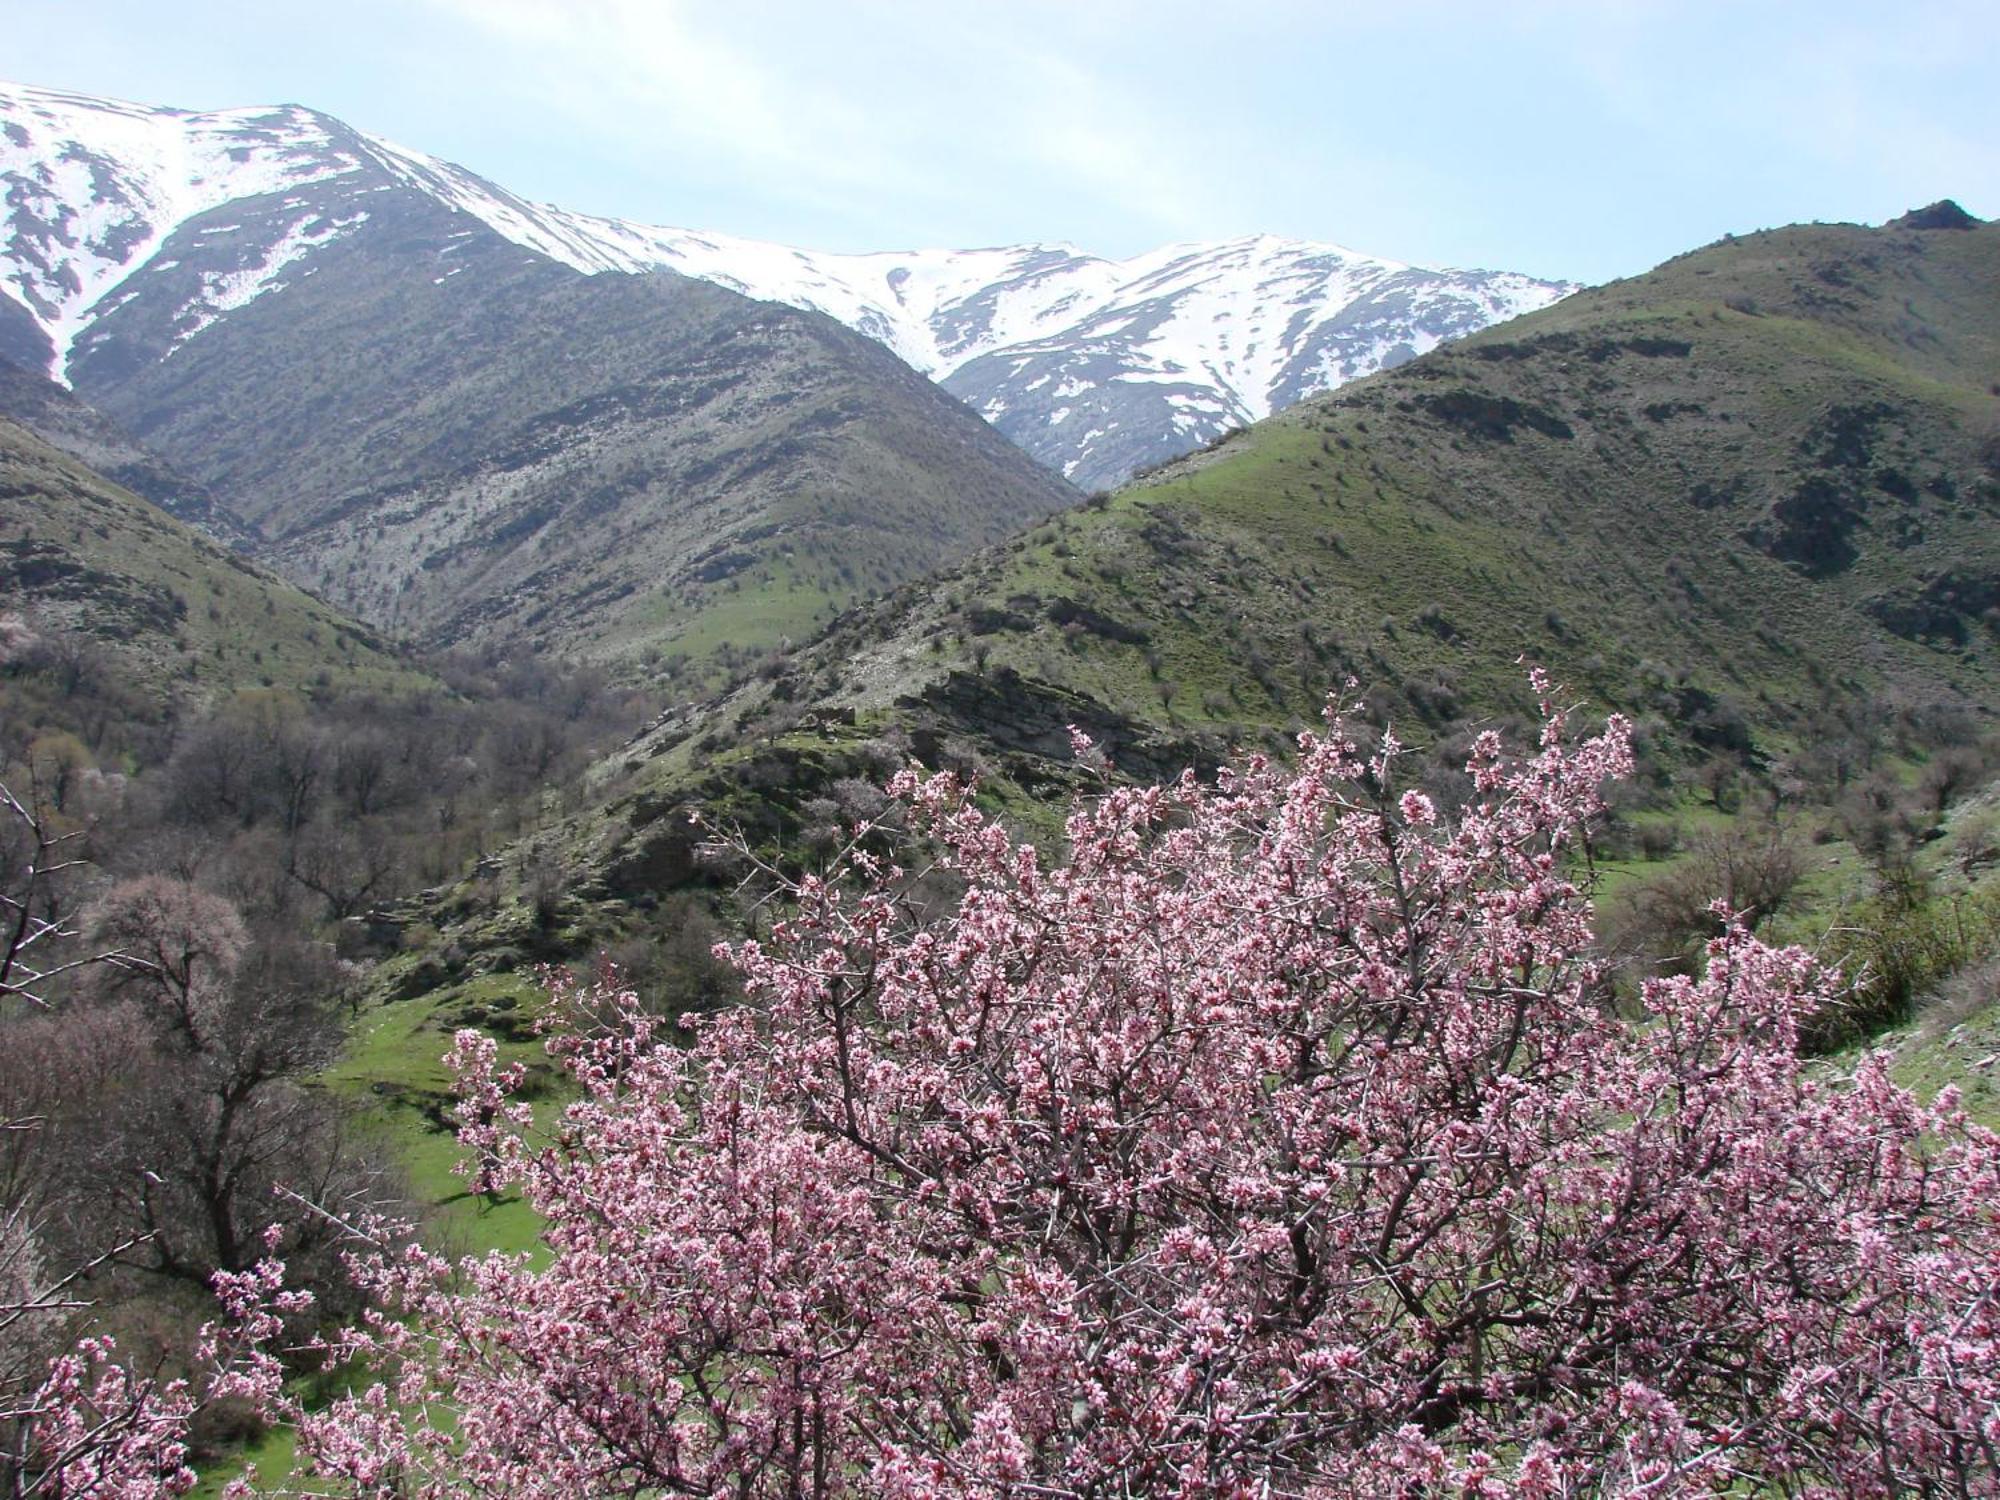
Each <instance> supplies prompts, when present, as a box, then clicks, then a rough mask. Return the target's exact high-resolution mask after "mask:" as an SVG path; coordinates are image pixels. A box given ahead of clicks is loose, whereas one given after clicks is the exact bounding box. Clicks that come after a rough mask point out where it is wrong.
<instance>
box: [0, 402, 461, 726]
mask: <svg viewBox="0 0 2000 1500" xmlns="http://www.w3.org/2000/svg"><path fill="white" fill-rule="evenodd" d="M0 600H4V603H5V607H6V608H7V609H9V610H24V611H25V612H26V613H28V615H29V616H30V617H31V619H35V620H42V621H46V622H48V623H49V624H52V625H57V626H63V627H69V628H76V629H81V630H82V631H84V632H85V633H87V634H88V635H90V636H91V637H93V638H94V639H96V640H97V641H98V642H99V643H100V644H101V646H102V647H103V649H104V650H105V651H107V652H108V653H109V654H110V655H111V656H113V657H114V658H115V659H116V660H117V661H118V662H119V663H120V664H121V665H122V666H123V667H124V668H125V669H126V670H127V671H129V672H130V673H132V674H133V675H134V676H136V677H137V678H139V679H140V680H142V681H145V682H147V683H149V684H150V685H152V686H153V687H155V688H165V687H177V688H185V689H191V690H193V691H196V692H201V693H220V692H228V691H232V690H235V689H240V688H256V687H278V688H290V689H310V688H313V687H315V686H327V685H330V686H335V687H352V688H382V689H389V690H394V689H398V688H405V687H411V686H415V685H417V684H418V683H419V682H420V681H423V680H425V679H423V678H421V676H420V674H418V673H417V672H416V671H414V670H413V669H412V668H410V667H409V666H408V665H406V664H405V663H404V662H403V661H402V660H400V659H399V658H398V657H397V656H396V654H395V653H394V652H393V651H391V650H390V649H389V647H388V646H387V644H386V643H385V642H383V641H382V640H381V638H380V637H378V636H377V635H376V634H375V633H374V632H373V631H370V630H368V629H366V628H365V627H362V626H360V625H357V624H355V623H354V622H353V621H351V620H349V619H347V618H346V617H345V616H343V615H341V614H340V613H339V612H338V611H337V610H334V609H332V608H331V607H329V606H328V605H326V604H324V603H322V602H321V601H320V600H318V599H315V598H313V597H312V596H311V595H309V594H306V593H304V592H302V591H301V590H300V589H298V588H297V587H295V586H294V585H292V584H289V583H286V582H284V581H283V580H282V579H279V578H277V577H275V576H274V575H272V574H271V573H270V572H268V571H267V570H265V569H264V568H261V567H258V566H256V565H254V564H252V563H249V562H246V561H245V560H244V559H243V558H241V557H239V556H237V555H236V554H234V553H232V552H230V551H228V550H227V549H225V548H224V547H222V546H220V545H219V544H217V543H216V542H213V541H211V540H210V539H208V538H207V537H205V536H203V535H201V534H200V533H198V532H196V531H195V530H193V529H192V528H191V527H189V526H187V525H185V524H184V523H182V522H180V521H177V520H175V519H174V518H173V517H172V516H169V515H168V514H166V513H165V512H164V511H162V510H160V509H159V508H158V507H157V506H155V505H153V504H150V503H149V502H147V501H145V500H141V499H140V498H139V497H138V496H136V495H134V494H132V493H131V492H129V491H127V490H124V489H121V488H119V487H118V486H117V485H114V484H112V483H111V482H110V481H108V480H106V479H104V478H103V477H102V476H101V475H98V474H96V473H94V472H92V471H91V470H90V469H87V468H85V467H84V466H83V465H82V464H81V463H79V462H77V461H76V460H75V459H72V458H70V457H68V456H67V455H65V454H62V453H59V452H57V451H56V450H55V449H53V448H51V447H49V446H48V445H47V444H46V443H43V442H42V441H41V440H39V439H38V438H36V437H34V436H33V435H31V434H30V433H28V432H27V431H26V430H25V429H23V428H21V427H19V426H17V425H15V424H14V423H12V422H7V421H0Z"/></svg>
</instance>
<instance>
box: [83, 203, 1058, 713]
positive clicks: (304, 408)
mask: <svg viewBox="0 0 2000 1500" xmlns="http://www.w3.org/2000/svg"><path fill="white" fill-rule="evenodd" d="M356 201H357V203H358V202H361V201H362V200H359V199H357V200H356ZM365 204H366V215H367V220H366V223H365V224H364V225H363V226H362V227H361V228H359V229H357V230H356V231H354V232H353V233H352V234H350V235H349V236H347V237H346V238H345V239H342V240H340V241H338V242H337V243H334V244H331V245H329V246H327V247H326V248H324V249H323V250H321V251H320V252H319V253H318V255H317V256H316V258H315V260H314V262H313V266H314V272H313V274H312V275H310V276H304V277H301V278H299V279H298V280H297V281H296V282H294V283H293V284H291V285H289V286H287V287H285V288H284V289H283V290H282V291H276V292H272V293H270V294H268V295H267V296H265V297H263V298H260V299H258V300H257V301H255V302H253V303H251V304H250V305H249V306H247V307H245V308H243V309H241V310H239V311H237V312H235V313H233V314H232V315H231V316H230V317H229V318H227V319H226V320H224V321H223V322H221V323H219V324H217V325H216V326H214V327H212V328H208V329H206V330H204V331H203V332H201V334H200V335H199V337H195V338H192V339H189V340H188V341H187V342H186V343H184V344H181V345H180V346H178V347H175V346H174V345H173V342H172V340H173V337H174V330H173V329H172V328H170V327H164V326H162V327H158V328H155V327H152V326H150V325H148V326H146V327H129V326H127V324H128V323H129V322H130V321H131V320H133V319H138V318H141V317H142V316H144V315H147V314H148V313H150V314H151V315H152V316H154V317H155V318H157V317H158V316H159V315H160V310H161V309H163V308H166V307H170V306H172V305H174V304H173V302H172V300H171V299H167V298H159V297H156V298H151V299H148V298H140V299H137V300H135V301H134V302H133V303H132V304H131V307H130V309H129V312H121V313H115V314H113V315H111V317H110V318H108V319H107V320H106V328H105V334H104V339H103V342H102V343H101V346H98V348H97V349H94V351H93V352H92V353H89V354H86V355H84V356H83V357H82V358H80V359H79V361H78V362H77V364H76V366H75V371H74V375H75V379H76V383H77V386H78V389H79V390H80V391H82V392H83V393H85V394H86V395H88V396H89V397H90V399H91V400H93V401H94V402H96V403H97V404H98V405H100V406H101V407H102V408H103V409H104V410H105V411H106V412H108V413H109V414H110V415H111V416H112V417H114V418H116V419H117V420H118V421H120V422H122V423H123V424H124V425H125V426H126V427H127V428H128V429H129V430H130V431H131V432H132V433H134V434H135V435H136V436H137V437H138V438H139V439H140V440H141V441H143V442H144V443H146V444H147V445H149V446H150V447H151V448H153V449H155V450H157V451H158V452H159V453H161V454H163V455H164V456H165V457H166V459H167V460H169V461H170V462H172V463H174V464H176V465H178V466H179V467H180V468H182V469H183V470H185V471H186V472H188V473H190V474H192V475H194V476H195V477H196V478H198V479H199V480H201V481H202V482H203V483H205V484H207V485H209V486H211V487H212V488H213V489H214V491H215V492H216V494H217V495H218V496H220V497H221V499H222V500H223V501H224V502H225V503H226V504H227V505H229V506H230V507H232V508H233V509H234V510H236V511H237V512H238V513H240V514H241V515H242V516H243V517H244V519H245V520H246V521H247V522H248V523H249V524H251V525H252V526H254V527H256V528H257V529H258V531H259V532H260V533H261V539H260V541H259V542H258V543H257V546H256V550H257V551H258V552H259V553H260V554H261V555H263V556H265V557H267V558H268V559H269V560H270V561H272V562H273V563H274V564H275V565H276V566H278V567H279V568H280V569H282V570H283V571H285V572H286V573H287V574H289V575H290V576H291V577H293V578H296V579H298V580H299V581H301V582H302V583H304V584H306V585H307V586H308V587H311V588H313V589H314V590H316V591H317V592H319V593H321V594H322V595H324V596H325V597H326V598H328V599H330V600H332V601H333V602H334V603H336V604H339V605H340V606H342V607H343V608H346V609H349V610H351V611H353V612H354V613H355V614H357V615H359V616H360V617H361V618H363V619H366V620H369V621H371V622H373V623H374V624H376V625H378V626H381V627H385V628H391V629H394V630H396V631H398V632H399V633H402V634H405V635H407V636H411V637H414V638H416V639H419V640H421V641H423V642H425V643H427V644H429V645H433V646H438V645H459V644H471V645H489V644H496V643H497V644H504V645H505V646H506V647H507V648H508V649H510V650H521V649H532V650H534V651H536V652H537V653H539V654H543V655H549V654H569V655H587V656H590V657H592V658H595V659H599V660H605V661H611V662H616V663H618V664H620V665H621V667H622V668H623V669H625V670H626V671H627V672H628V673H636V671H637V670H638V669H639V668H640V667H642V666H643V667H646V668H649V669H651V670H652V671H653V672H656V673H657V672H659V671H661V670H663V669H665V668H667V667H670V666H671V665H673V664H674V663H675V661H676V659H677V658H678V657H681V656H685V657H688V658H693V659H695V662H696V665H698V666H699V665H702V664H705V663H706V662H707V661H708V660H709V659H710V658H712V657H713V656H714V655H715V654H716V653H718V652H719V651H721V650H722V649H723V648H724V647H728V648H732V649H743V648H759V647H766V646H774V645H776V644H778V643H779V642H780V641H781V640H784V639H786V638H788V637H789V638H795V639H796V638H803V637H805V636H806V635H807V634H809V633H811V631H812V630H813V629H815V628H816V627H817V626H818V625H819V624H822V623H824V621H825V620H826V619H827V618H829V617H830V616H831V615H832V614H833V613H834V612H835V611H836V609H838V608H840V607H844V606H846V605H848V604H851V603H852V602H854V601H855V600H857V599H859V598H862V597H864V596H866V595H869V594H872V593H877V592H880V591H881V590H883V589H886V588H888V587H891V586H893V585H895V584H898V583H902V582H905V581H907V580H909V579H911V578H913V577H916V576H919V575H920V574H922V573H924V572H926V571H927V570H929V569H931V568H933V567H936V566H937V565H939V564H941V563H944V562H947V561H950V560H952V559H953V558H956V557H958V556H962V555H963V554H964V553H965V552H966V551H968V550H970V549H971V548H973V547H975V546H977V545H979V544H980V543H983V542H988V541H992V540H995V539H997V538H999V537H1002V536H1005V535H1007V534H1008V533H1010V532H1012V531H1013V530H1015V529H1016V528H1017V527H1019V526H1020V525H1022V524H1023V523H1025V522H1027V521H1029V520H1032V519H1034V518H1036V517H1038V516H1041V515H1044V514H1047V513H1049V512H1051V511H1054V510H1057V509H1060V508H1061V507H1063V506H1065V505H1067V504H1069V503H1071V502H1072V501H1073V500H1074V498H1075V493H1074V491H1072V490H1070V489H1069V488H1068V486H1066V485H1064V484H1063V483H1062V482H1061V481H1060V480H1058V479H1056V478H1055V477H1053V476H1052V475H1050V474H1048V473H1047V472H1045V471H1044V470H1042V469H1040V468H1038V467H1037V466H1036V465H1035V464H1034V463H1033V462H1032V461H1030V460H1029V459H1027V458H1026V457H1025V456H1023V455H1022V454H1021V453H1020V452H1019V451H1017V450H1016V449H1015V448H1013V446H1012V445H1011V444H1009V443H1008V442H1006V440H1005V439H1003V438H1002V437H1000V436H999V435H998V434H997V433H996V432H994V431H993V430H992V429H991V428H990V427H988V426H987V425H986V424H985V423H984V422H982V421H980V420H979V419H978V418H977V417H976V416H974V415H973V414H972V413H971V412H970V411H968V410H967V409H965V408H964V407H963V406H961V405H960V404H959V403H958V402H956V401H954V400H953V399H952V398H951V397H949V396H947V395H945V394H944V393H943V392H941V391H939V390H938V389H937V388H936V387H935V386H933V385H932V384H931V383H930V382H929V381H927V380H925V379H923V378H922V377H921V376H919V375H917V374H916V373H915V372H914V371H912V370H910V369H909V368H908V367H907V366H905V365H903V364H902V363H900V362H899V361H898V360H896V359H895V358H894V357H893V356H891V355H890V354H888V353H887V352H886V351H885V350H883V349H882V348H881V347H880V346H879V345H877V344H875V343H874V342H873V341H872V340H869V339H867V338H864V337H863V336H861V335H860V334H856V333H853V332H851V331H849V330H847V329H845V328H843V327H841V326H840V325H839V324H837V323H835V322H833V321H832V320H830V319H828V318H824V317H821V316H818V315H816V314H810V313H803V312H798V311H795V310H793V309H790V308H782V307H778V306H775V305H772V304H768V303H758V302H752V301H749V300H747V299H745V298H743V297H740V296H737V295H736V294H734V293H732V292H727V291H724V290H722V289H720V288H718V287H713V286H710V285H707V284H705V283H701V282H695V281H690V280H688V279H686V278H683V277H679V276H676V275H673V274H671V273H667V272H660V273H656V274H652V275H645V276H626V275H603V276H595V277H587V276H583V275H581V274H579V273H577V272H574V271H571V270H569V269H567V268H565V267H562V266H559V265H556V264H554V263H553V262H550V261H548V260H546V259H543V258H542V257H539V256H535V255H531V254H529V253H528V252H526V251H523V250H522V249H520V248H519V247H518V246H515V245H511V244H509V243H507V242H506V241H504V240H502V239H500V238H499V236H497V235H495V234H494V233H493V232H492V231H490V230H488V229H487V228H486V227H485V226H484V225H482V224H480V223H479V222H478V221H477V220H474V219H471V218H469V217H468V216H466V215H463V214H454V213H451V212H448V211H447V210H445V209H443V208H442V207H440V206H439V205H438V204H436V203H435V202H433V201H431V200H429V199H427V198H425V197H423V196H422V195H419V194H417V193H415V192H414V191H412V190H409V189H407V188H399V187H391V188H385V189H383V190H380V191H376V192H371V193H368V194H366V195H365ZM254 210H255V205H251V206H250V207H249V208H247V209H246V208H244V207H243V206H241V205H234V206H232V207H231V208H230V210H229V213H230V215H231V216H232V217H236V218H242V217H244V216H245V214H246V213H250V212H254ZM218 212H220V211H218ZM182 233H183V234H188V235H196V234H197V233H198V230H197V228H192V227H191V228H190V229H187V230H183V231H182ZM461 272H463V273H464V274H460V273H461ZM99 350H101V352H98V351H99ZM168 350H170V351H171V352H170V353H166V352H165V351H168ZM701 675H702V674H701V673H700V672H696V673H695V675H694V677H693V678H692V679H691V681H694V682H698V681H699V680H700V679H701Z"/></svg>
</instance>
